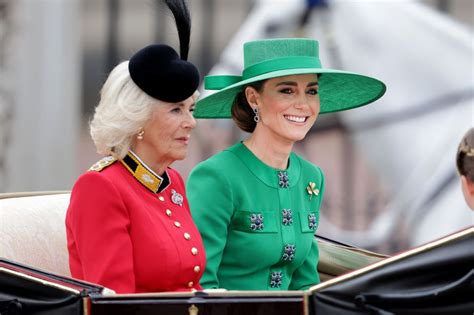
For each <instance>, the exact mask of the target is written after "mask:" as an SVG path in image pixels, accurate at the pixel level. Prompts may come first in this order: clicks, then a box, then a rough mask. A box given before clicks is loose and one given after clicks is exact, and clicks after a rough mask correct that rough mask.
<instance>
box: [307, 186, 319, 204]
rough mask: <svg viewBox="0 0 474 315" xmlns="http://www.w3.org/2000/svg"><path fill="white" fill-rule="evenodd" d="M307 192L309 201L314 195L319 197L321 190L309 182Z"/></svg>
mask: <svg viewBox="0 0 474 315" xmlns="http://www.w3.org/2000/svg"><path fill="white" fill-rule="evenodd" d="M306 191H307V192H308V195H309V200H311V198H312V197H313V195H315V196H318V195H319V189H317V188H316V184H315V183H313V182H309V184H308V186H307V187H306Z"/></svg>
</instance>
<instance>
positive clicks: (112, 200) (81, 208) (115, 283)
mask: <svg viewBox="0 0 474 315" xmlns="http://www.w3.org/2000/svg"><path fill="white" fill-rule="evenodd" d="M67 224H68V228H69V230H70V233H71V237H72V238H73V240H74V246H75V249H76V251H77V257H79V259H80V262H79V264H80V266H79V268H81V269H82V277H83V279H84V280H86V281H89V282H94V283H98V284H100V285H103V286H105V287H107V288H110V289H112V290H115V291H116V292H117V293H133V292H135V290H136V287H135V276H134V267H133V249H132V244H131V239H130V235H129V227H130V218H129V213H128V211H127V209H126V207H125V204H124V203H123V200H122V196H121V195H120V193H119V191H118V190H117V188H116V187H115V186H114V185H113V184H112V183H111V182H110V181H109V180H108V179H106V178H105V177H104V176H102V175H101V174H100V173H98V172H88V173H86V174H84V175H83V176H81V177H80V178H79V180H78V181H77V182H76V184H75V186H74V188H73V191H72V195H71V203H70V205H69V209H68V217H67ZM71 263H72V262H71ZM73 269H74V268H73V266H71V271H72V272H73ZM73 276H75V275H74V274H73Z"/></svg>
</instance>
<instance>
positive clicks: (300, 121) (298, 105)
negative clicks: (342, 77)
mask: <svg viewBox="0 0 474 315" xmlns="http://www.w3.org/2000/svg"><path fill="white" fill-rule="evenodd" d="M245 94H246V96H247V100H248V101H249V104H250V105H251V106H252V107H253V108H255V106H257V107H258V110H259V114H260V122H259V123H257V127H256V129H255V131H256V132H262V131H263V133H264V134H267V136H271V137H273V138H276V139H280V140H283V141H289V142H295V141H299V140H302V139H304V137H305V136H306V134H307V133H308V131H309V130H310V129H311V127H312V126H313V124H314V122H315V121H316V118H317V117H318V114H319V110H320V102H319V94H318V77H317V75H316V74H299V75H290V76H284V77H277V78H272V79H269V80H267V81H265V83H264V84H263V87H262V90H261V91H260V92H257V91H256V90H255V89H253V88H247V89H246V91H245Z"/></svg>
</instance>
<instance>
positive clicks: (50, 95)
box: [5, 0, 81, 191]
mask: <svg viewBox="0 0 474 315" xmlns="http://www.w3.org/2000/svg"><path fill="white" fill-rule="evenodd" d="M13 2H14V3H15V6H16V8H15V22H16V23H15V28H16V29H15V32H16V40H15V43H14V45H15V47H14V48H15V49H14V59H13V67H14V71H13V72H12V78H11V80H12V82H13V89H14V92H13V95H14V109H13V119H12V122H11V130H10V132H11V137H10V138H11V139H10V141H11V143H10V144H9V146H8V147H7V150H8V151H7V174H6V176H7V184H6V188H5V191H30V190H57V189H58V190H61V189H70V188H71V185H72V183H73V182H74V179H75V176H76V174H77V173H76V170H75V167H76V155H77V152H76V147H77V143H78V135H79V133H78V131H79V130H78V128H79V125H80V124H79V121H80V118H79V113H80V83H81V75H80V69H81V45H80V37H81V35H80V14H81V11H80V1H79V0H15V1H13Z"/></svg>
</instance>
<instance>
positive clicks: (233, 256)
mask: <svg viewBox="0 0 474 315" xmlns="http://www.w3.org/2000/svg"><path fill="white" fill-rule="evenodd" d="M310 183H313V184H312V185H311V184H310ZM310 185H311V186H310ZM308 187H311V188H308ZM308 190H309V191H310V192H311V193H309V191H308ZM186 191H187V196H188V200H189V203H190V207H191V213H192V216H193V218H194V220H195V222H196V224H197V226H198V229H199V231H200V233H201V236H202V239H203V241H204V247H205V249H206V256H207V265H206V269H205V272H204V275H203V277H202V279H201V285H202V286H203V287H204V288H225V289H228V290H304V289H307V288H309V287H310V286H312V285H314V284H317V283H319V275H318V272H317V268H316V267H317V261H318V248H317V244H316V241H315V239H314V232H315V230H316V228H317V225H318V222H319V208H320V206H321V200H322V195H323V191H324V176H323V173H322V171H321V169H320V168H319V167H317V166H315V165H313V164H311V163H309V162H308V161H306V160H304V159H302V158H301V157H299V156H298V155H296V154H294V153H291V155H290V159H289V166H288V168H287V169H286V170H285V171H282V170H277V169H274V168H271V167H269V166H268V165H266V164H264V163H263V162H262V161H260V160H259V159H258V158H257V157H256V156H255V155H254V154H253V153H252V152H251V151H250V150H248V149H247V147H246V146H245V145H244V144H242V143H237V144H235V145H234V146H232V147H230V148H228V149H226V150H224V151H222V152H220V153H219V154H217V155H214V156H213V157H211V158H209V159H208V160H206V161H204V162H201V163H200V164H198V165H197V166H196V167H195V168H194V169H193V171H192V172H191V174H190V175H189V178H188V182H187V189H186Z"/></svg>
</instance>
